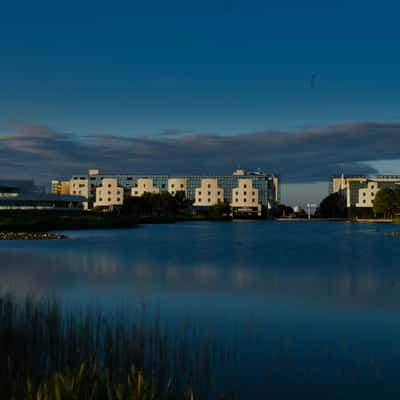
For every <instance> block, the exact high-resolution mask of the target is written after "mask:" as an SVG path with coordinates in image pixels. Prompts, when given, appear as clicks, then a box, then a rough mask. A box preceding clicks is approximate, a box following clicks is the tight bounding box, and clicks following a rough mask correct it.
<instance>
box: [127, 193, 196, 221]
mask: <svg viewBox="0 0 400 400" xmlns="http://www.w3.org/2000/svg"><path fill="white" fill-rule="evenodd" d="M191 204H192V202H191V200H188V199H187V198H186V197H185V193H184V192H177V193H176V194H175V196H173V195H171V194H170V193H168V192H162V193H148V192H146V193H144V194H143V195H142V196H140V197H130V198H128V199H126V200H125V202H124V205H123V206H122V213H123V214H130V215H136V216H140V217H176V216H177V215H182V214H184V213H187V212H188V211H189V209H190V206H191Z"/></svg>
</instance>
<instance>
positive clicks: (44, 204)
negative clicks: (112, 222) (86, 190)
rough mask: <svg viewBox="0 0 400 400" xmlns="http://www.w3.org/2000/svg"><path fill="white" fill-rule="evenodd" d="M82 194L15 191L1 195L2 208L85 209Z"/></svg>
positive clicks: (0, 203)
mask: <svg viewBox="0 0 400 400" xmlns="http://www.w3.org/2000/svg"><path fill="white" fill-rule="evenodd" d="M85 202H86V198H85V197H81V196H61V195H56V194H47V193H18V194H15V193H13V194H12V195H10V196H8V197H7V196H0V210H71V209H83V208H84V204H85Z"/></svg>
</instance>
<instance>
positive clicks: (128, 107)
mask: <svg viewBox="0 0 400 400" xmlns="http://www.w3.org/2000/svg"><path fill="white" fill-rule="evenodd" d="M399 12H400V4H398V2H395V1H389V0H386V1H385V0H383V1H380V2H377V1H371V0H365V1H355V0H348V1H342V0H337V1H334V2H329V3H327V2H321V1H318V2H317V1H294V0H287V1H285V2H277V1H274V2H272V1H268V0H263V1H259V0H254V1H249V0H247V1H244V0H202V1H201V2H200V1H190V0H186V1H182V0H170V1H166V0H163V1H155V0H149V1H141V2H140V1H136V0H131V1H129V2H121V1H114V2H109V1H107V2H105V1H104V2H103V1H96V2H90V1H86V2H82V1H81V2H77V1H74V0H71V1H68V2H67V1H59V2H54V1H51V2H50V1H36V2H32V1H29V2H28V1H18V2H17V1H15V2H2V3H1V5H0V56H1V62H0V171H2V172H1V173H0V175H5V174H7V175H13V176H15V177H24V178H26V177H33V178H36V179H37V180H39V181H40V182H48V181H49V180H50V179H51V178H52V177H54V176H55V177H57V176H59V177H68V176H69V175H72V174H74V173H81V172H83V171H85V170H86V169H87V168H88V167H96V166H99V167H100V168H101V169H103V170H107V171H108V172H130V173H142V172H143V173H145V172H148V173H157V172H158V173H163V172H182V173H199V172H205V173H214V172H215V173H230V172H231V171H232V170H234V169H235V168H236V167H237V166H239V165H240V166H242V167H244V168H248V169H256V168H261V169H263V170H266V172H269V173H276V174H279V175H280V177H281V180H282V182H283V183H284V186H283V190H282V193H283V200H284V201H285V202H287V203H291V204H297V203H299V204H304V203H305V202H308V201H311V202H318V201H320V200H321V198H322V197H324V196H325V195H326V194H327V191H328V184H327V181H328V180H329V178H330V176H331V175H334V174H340V173H345V174H346V173H360V174H378V173H393V174H397V173H398V174H400V162H399V161H398V160H399V158H400V147H399V144H400V140H399V134H400V125H399V122H400V109H399V106H398V105H399V104H400V74H399V70H400V68H399V67H400V51H399V50H400V49H399V47H400V46H399V45H400V43H399V39H400V25H399V24H398V18H397V17H398V15H399Z"/></svg>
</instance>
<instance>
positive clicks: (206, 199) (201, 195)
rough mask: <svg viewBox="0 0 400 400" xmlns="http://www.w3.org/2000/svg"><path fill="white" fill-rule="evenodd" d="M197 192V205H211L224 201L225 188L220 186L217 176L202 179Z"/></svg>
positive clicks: (195, 201) (195, 204) (195, 203)
mask: <svg viewBox="0 0 400 400" xmlns="http://www.w3.org/2000/svg"><path fill="white" fill-rule="evenodd" d="M195 193H196V194H195V200H194V204H193V205H194V206H195V207H209V206H212V205H214V204H217V203H218V202H223V201H224V189H223V188H221V187H219V186H218V180H217V179H216V178H207V179H202V180H201V186H200V187H199V188H197V189H196V192H195Z"/></svg>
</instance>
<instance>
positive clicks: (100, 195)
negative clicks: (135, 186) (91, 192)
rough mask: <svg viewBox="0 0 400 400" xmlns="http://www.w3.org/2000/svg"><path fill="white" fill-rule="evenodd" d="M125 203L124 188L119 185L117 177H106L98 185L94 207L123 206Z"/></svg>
mask: <svg viewBox="0 0 400 400" xmlns="http://www.w3.org/2000/svg"><path fill="white" fill-rule="evenodd" d="M122 204H124V189H123V188H122V187H120V186H118V180H117V179H116V178H104V179H102V181H101V185H100V186H99V187H96V200H95V202H94V207H110V206H122Z"/></svg>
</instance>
